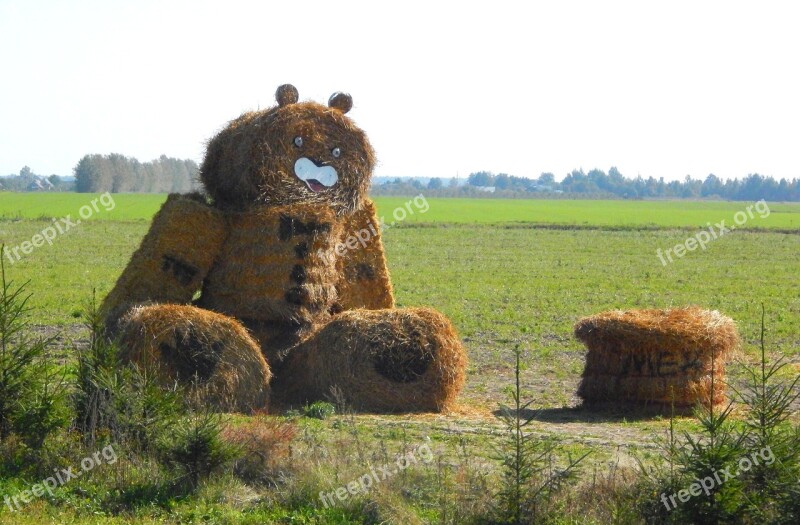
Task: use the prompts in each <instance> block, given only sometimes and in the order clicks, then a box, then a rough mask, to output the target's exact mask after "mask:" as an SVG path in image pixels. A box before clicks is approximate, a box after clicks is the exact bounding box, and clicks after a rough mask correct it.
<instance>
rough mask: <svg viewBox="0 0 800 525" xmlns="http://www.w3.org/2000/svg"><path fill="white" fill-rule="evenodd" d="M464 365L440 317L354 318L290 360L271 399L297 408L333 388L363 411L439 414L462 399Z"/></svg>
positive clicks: (422, 311) (356, 313)
mask: <svg viewBox="0 0 800 525" xmlns="http://www.w3.org/2000/svg"><path fill="white" fill-rule="evenodd" d="M466 363H467V358H466V353H465V352H464V348H463V347H462V345H461V341H460V340H459V338H458V335H457V334H456V332H455V330H454V329H453V326H452V324H450V321H448V320H447V318H446V317H444V316H443V315H442V314H440V313H438V312H436V311H434V310H430V309H426V308H414V309H402V310H353V311H348V312H344V313H341V314H339V315H338V316H336V317H335V318H334V319H333V320H332V321H331V322H330V323H329V324H327V325H326V326H325V327H323V328H322V329H321V330H320V331H319V332H317V333H315V334H314V335H313V336H312V337H310V338H309V339H308V340H307V341H305V342H304V343H303V344H301V345H300V346H299V347H298V348H297V349H296V350H293V351H292V353H291V354H289V357H288V359H287V362H286V365H285V367H284V368H283V369H282V370H281V373H280V374H279V375H278V377H277V378H276V382H275V384H273V392H274V394H275V397H276V398H279V399H281V400H282V401H283V402H285V403H290V404H297V403H305V402H309V401H313V400H317V399H325V398H330V396H331V392H332V389H334V388H335V389H337V390H338V391H339V392H341V393H342V394H343V395H344V396H345V397H346V399H345V401H346V402H347V404H348V405H349V406H351V407H353V408H355V409H358V410H364V411H374V412H399V411H402V412H440V411H445V410H448V409H450V408H451V407H452V406H453V403H454V401H455V399H456V396H457V395H458V393H459V392H460V391H461V388H462V387H463V385H464V372H465V368H466Z"/></svg>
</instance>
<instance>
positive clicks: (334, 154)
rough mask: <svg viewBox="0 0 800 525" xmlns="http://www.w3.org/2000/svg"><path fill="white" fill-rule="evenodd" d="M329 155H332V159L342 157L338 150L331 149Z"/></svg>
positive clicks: (340, 151)
mask: <svg viewBox="0 0 800 525" xmlns="http://www.w3.org/2000/svg"><path fill="white" fill-rule="evenodd" d="M331 155H333V157H334V158H336V159H338V158H339V157H341V156H342V150H341V149H339V148H333V149H332V150H331Z"/></svg>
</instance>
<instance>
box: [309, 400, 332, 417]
mask: <svg viewBox="0 0 800 525" xmlns="http://www.w3.org/2000/svg"><path fill="white" fill-rule="evenodd" d="M335 413H336V407H334V406H333V404H332V403H328V402H326V401H315V402H314V403H311V404H310V405H307V406H306V407H305V408H304V409H303V414H304V415H305V416H306V417H313V418H315V419H328V418H329V417H331V416H333V415H334V414H335Z"/></svg>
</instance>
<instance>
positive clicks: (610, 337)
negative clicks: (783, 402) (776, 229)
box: [575, 306, 739, 407]
mask: <svg viewBox="0 0 800 525" xmlns="http://www.w3.org/2000/svg"><path fill="white" fill-rule="evenodd" d="M575 336H576V337H577V338H578V339H580V340H581V341H582V342H583V343H584V344H585V345H586V347H587V348H588V350H589V352H588V353H587V356H586V368H585V369H584V372H583V379H582V381H581V384H580V386H579V388H578V395H579V396H580V397H581V398H582V399H583V400H584V402H586V403H592V402H603V401H634V402H642V403H652V404H656V405H663V406H669V405H671V404H674V405H675V406H676V407H691V406H694V405H695V404H697V403H703V404H706V405H709V404H711V403H712V400H713V404H714V405H719V404H721V403H724V402H725V401H726V398H725V362H726V360H727V359H728V358H729V357H730V356H731V354H732V353H733V352H734V351H735V350H736V349H737V348H738V347H739V335H738V333H737V331H736V325H735V323H734V322H733V320H732V319H730V318H729V317H726V316H725V315H722V314H721V313H720V312H718V311H716V310H704V309H702V308H700V307H697V306H687V307H683V308H675V309H670V310H657V309H651V310H629V311H620V310H614V311H610V312H603V313H600V314H597V315H593V316H591V317H585V318H583V319H581V320H580V321H578V323H577V324H576V325H575Z"/></svg>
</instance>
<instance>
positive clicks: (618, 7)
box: [0, 0, 800, 180]
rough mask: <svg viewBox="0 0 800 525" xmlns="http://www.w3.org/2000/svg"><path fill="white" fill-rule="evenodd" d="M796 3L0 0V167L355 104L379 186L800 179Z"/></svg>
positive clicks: (181, 139) (7, 169) (203, 135)
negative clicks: (292, 107) (282, 98)
mask: <svg viewBox="0 0 800 525" xmlns="http://www.w3.org/2000/svg"><path fill="white" fill-rule="evenodd" d="M793 4H794V3H793V2H789V1H787V2H774V1H765V2H738V1H724V2H722V1H719V2H718V1H696V0H695V1H691V2H686V1H683V0H673V1H670V2H658V3H656V2H642V1H625V2H623V1H615V0H607V1H603V2H597V1H568V0H567V1H557V2H554V1H552V0H550V1H546V2H540V1H528V2H521V1H517V2H506V1H503V0H491V1H486V0H485V1H482V2H469V1H461V2H444V1H442V2H434V1H432V0H426V1H423V2H417V1H414V0H405V1H403V2H392V3H391V4H390V3H388V2H351V1H347V0H337V1H335V2H330V1H328V2H324V1H315V0H304V1H302V2H287V1H280V2H273V1H261V2H255V1H253V2H244V1H236V0H228V1H225V2H221V1H217V2H204V1H166V0H160V1H150V0H142V1H137V2H123V1H114V0H105V1H88V0H86V1H84V0H75V1H69V2H68V1H55V0H53V1H48V0H0V79H2V80H0V174H9V173H18V172H19V170H20V169H21V168H22V167H23V166H25V165H27V166H30V168H31V169H32V170H33V171H34V172H35V173H38V174H44V175H49V174H52V173H55V174H59V175H70V174H72V169H73V168H74V166H75V165H76V164H77V162H78V160H79V159H80V158H81V157H82V156H84V155H85V154H88V153H104V154H106V153H112V152H114V153H122V154H124V155H127V156H133V157H136V158H138V159H139V160H140V161H146V160H151V159H153V158H156V157H159V156H160V155H162V154H166V155H167V156H170V157H178V158H191V159H194V160H195V161H197V162H198V163H199V162H200V161H201V160H202V157H203V153H204V145H205V142H206V141H207V140H208V139H209V138H211V137H212V136H213V135H214V134H215V133H216V132H217V131H219V130H220V129H221V128H222V127H223V126H224V125H225V123H226V122H228V121H229V120H231V119H233V118H235V117H237V116H238V115H240V114H241V113H242V112H244V111H248V110H254V109H259V108H260V109H264V108H267V107H270V106H272V105H274V103H275V102H274V93H275V89H276V88H277V86H278V85H280V84H284V83H291V84H294V85H295V86H296V87H297V89H298V91H299V92H300V98H301V99H302V100H315V101H318V102H322V103H325V102H326V101H327V99H328V97H329V96H330V95H331V93H333V92H335V91H344V92H348V93H350V94H351V95H352V96H353V101H354V107H353V109H352V110H351V111H350V113H348V115H349V116H350V117H351V118H352V119H353V120H354V121H355V122H356V123H357V124H358V125H359V126H360V127H361V128H362V129H364V130H365V131H366V132H367V134H368V135H369V137H370V140H371V142H372V144H373V147H374V148H375V150H376V152H377V155H378V165H377V168H376V170H375V174H376V175H377V176H419V177H432V176H435V177H446V178H450V177H454V176H459V177H466V176H467V175H468V174H469V173H471V172H475V171H481V170H487V171H492V172H495V173H501V172H504V173H508V174H510V175H516V176H522V177H537V176H539V174H540V173H542V172H552V173H554V174H555V175H556V178H557V179H559V180H560V179H561V178H563V176H564V175H566V174H567V173H568V172H570V171H572V170H573V169H583V170H585V171H588V170H590V169H593V168H599V169H602V170H604V171H607V170H608V169H609V168H610V167H611V166H616V167H617V168H618V169H619V170H620V171H621V172H622V174H623V175H625V176H628V177H635V176H637V175H641V176H643V177H649V176H653V177H656V178H658V177H664V178H665V179H666V180H676V179H680V180H682V179H683V178H685V177H686V175H691V176H693V177H694V178H705V177H706V176H707V175H708V174H709V173H714V174H716V175H717V176H719V177H722V178H742V177H745V176H746V175H748V174H749V173H755V172H757V173H761V174H763V175H771V176H773V177H776V178H778V179H779V178H781V177H786V178H794V177H800V158H798V156H797V154H796V153H797V151H798V148H799V147H800V101H799V99H800V67H798V64H800V56H799V55H800V31H798V30H797V22H798V19H799V17H798V12H800V7H795V6H793Z"/></svg>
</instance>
